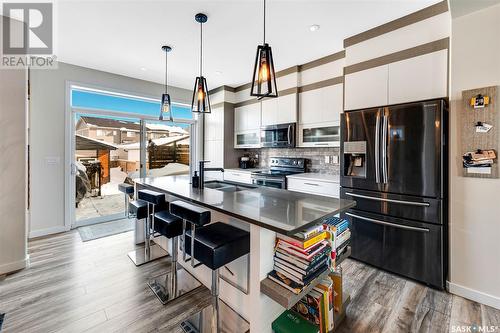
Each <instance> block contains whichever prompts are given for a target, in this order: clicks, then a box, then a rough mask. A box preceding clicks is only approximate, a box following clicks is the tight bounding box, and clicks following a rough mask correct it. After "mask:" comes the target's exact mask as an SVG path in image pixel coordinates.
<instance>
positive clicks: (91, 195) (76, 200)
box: [68, 85, 195, 228]
mask: <svg viewBox="0 0 500 333" xmlns="http://www.w3.org/2000/svg"><path fill="white" fill-rule="evenodd" d="M69 93H70V101H71V102H70V105H71V107H70V110H71V117H70V119H71V124H70V128H71V131H70V140H69V141H70V144H71V148H70V156H71V161H70V164H71V168H70V177H69V178H70V183H71V186H69V189H68V190H69V198H70V199H69V200H68V205H69V207H68V208H69V210H70V211H71V213H70V221H71V227H72V228H74V227H80V226H86V225H91V224H96V223H103V222H109V221H113V220H119V219H124V218H125V217H126V209H127V207H125V200H124V194H123V193H122V192H120V191H119V190H118V185H119V184H121V183H128V184H132V185H133V184H134V179H136V178H139V177H161V176H166V175H173V174H189V173H190V166H191V165H192V163H191V161H192V158H193V156H194V154H193V149H192V147H193V144H192V142H194V138H193V136H194V135H193V133H194V130H193V129H194V125H195V121H194V120H193V119H192V114H191V112H190V108H189V107H188V106H187V105H182V104H174V106H173V110H174V111H173V112H174V117H175V118H174V122H168V121H159V120H158V114H159V110H160V101H159V100H156V99H152V98H147V97H138V96H133V95H129V94H123V93H116V92H111V91H103V90H97V89H93V88H87V87H81V86H76V85H71V86H70V91H69Z"/></svg>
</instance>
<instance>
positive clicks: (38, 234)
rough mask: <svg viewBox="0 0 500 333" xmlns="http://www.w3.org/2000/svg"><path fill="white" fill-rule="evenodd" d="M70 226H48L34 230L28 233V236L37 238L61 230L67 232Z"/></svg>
mask: <svg viewBox="0 0 500 333" xmlns="http://www.w3.org/2000/svg"><path fill="white" fill-rule="evenodd" d="M69 229H70V228H69V227H67V226H57V227H52V228H47V229H42V230H33V231H30V232H29V234H28V238H29V239H32V238H36V237H43V236H48V235H53V234H58V233H60V232H66V231H68V230H69Z"/></svg>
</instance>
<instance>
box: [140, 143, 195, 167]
mask: <svg viewBox="0 0 500 333" xmlns="http://www.w3.org/2000/svg"><path fill="white" fill-rule="evenodd" d="M169 163H181V164H186V165H189V145H180V144H176V143H174V144H172V145H169V146H156V145H154V144H149V145H148V164H149V168H150V169H159V168H162V167H164V166H165V165H167V164H169Z"/></svg>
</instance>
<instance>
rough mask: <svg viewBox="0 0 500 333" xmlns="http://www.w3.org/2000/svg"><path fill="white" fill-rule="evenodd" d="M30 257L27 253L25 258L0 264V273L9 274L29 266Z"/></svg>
mask: <svg viewBox="0 0 500 333" xmlns="http://www.w3.org/2000/svg"><path fill="white" fill-rule="evenodd" d="M29 263H30V257H29V256H28V255H26V258H24V259H23V260H18V261H14V262H10V263H8V264H3V265H0V275H4V274H9V273H12V272H15V271H19V270H21V269H24V268H26V267H28V266H29Z"/></svg>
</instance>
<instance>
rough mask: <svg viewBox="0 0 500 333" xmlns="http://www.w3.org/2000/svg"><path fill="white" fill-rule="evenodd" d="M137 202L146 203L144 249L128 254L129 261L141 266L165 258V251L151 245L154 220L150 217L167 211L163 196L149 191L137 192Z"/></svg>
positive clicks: (155, 245)
mask: <svg viewBox="0 0 500 333" xmlns="http://www.w3.org/2000/svg"><path fill="white" fill-rule="evenodd" d="M137 198H138V200H137V201H144V202H146V214H147V215H146V223H144V249H141V248H139V249H136V250H135V251H132V252H130V253H129V257H130V259H132V261H133V262H134V263H135V265H136V266H140V265H143V264H145V263H148V262H151V261H153V260H156V259H160V258H163V257H166V256H167V255H168V253H167V251H165V250H164V249H163V248H161V246H160V245H158V244H156V243H155V244H153V245H151V240H152V237H154V231H153V232H151V229H153V230H154V220H153V219H152V216H153V215H154V214H155V212H159V211H164V210H166V209H168V203H167V202H166V201H165V194H164V193H160V192H155V191H151V190H139V191H137Z"/></svg>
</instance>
